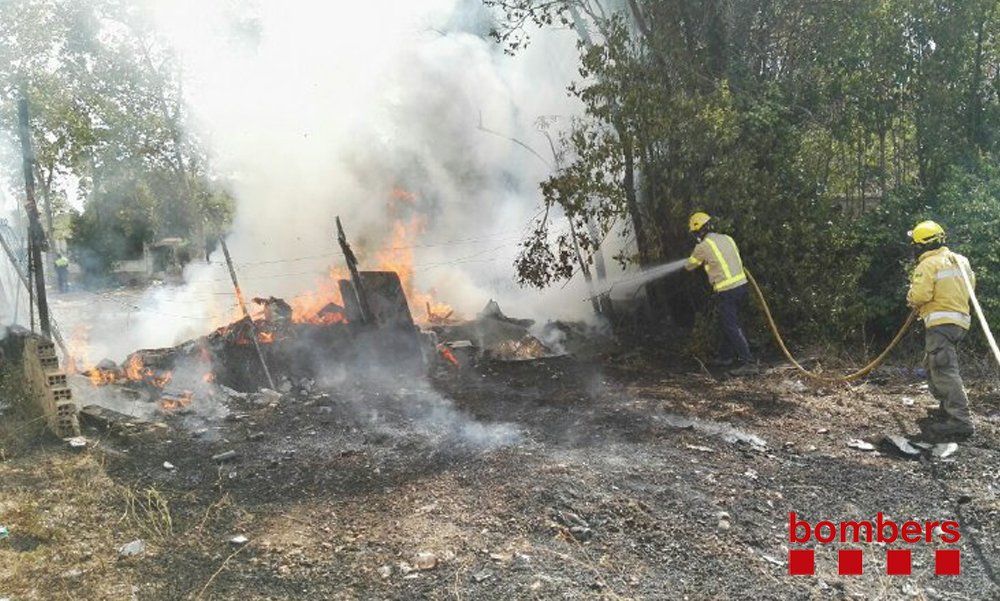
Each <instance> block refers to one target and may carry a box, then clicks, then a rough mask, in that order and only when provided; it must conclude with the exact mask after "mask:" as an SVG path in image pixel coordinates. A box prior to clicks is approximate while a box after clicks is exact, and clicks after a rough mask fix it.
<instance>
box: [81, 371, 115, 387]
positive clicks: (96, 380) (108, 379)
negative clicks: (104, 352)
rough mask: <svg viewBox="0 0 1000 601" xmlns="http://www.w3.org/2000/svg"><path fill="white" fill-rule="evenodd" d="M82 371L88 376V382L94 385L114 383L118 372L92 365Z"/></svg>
mask: <svg viewBox="0 0 1000 601" xmlns="http://www.w3.org/2000/svg"><path fill="white" fill-rule="evenodd" d="M83 373H84V375H86V376H87V377H88V378H90V383H91V384H93V385H94V386H107V385H108V384H114V383H115V382H117V381H118V374H117V373H115V372H114V371H111V370H105V369H98V368H96V367H94V368H92V369H89V370H87V371H85V372H83Z"/></svg>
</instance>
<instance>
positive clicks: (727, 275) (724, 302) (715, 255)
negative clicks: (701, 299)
mask: <svg viewBox="0 0 1000 601" xmlns="http://www.w3.org/2000/svg"><path fill="white" fill-rule="evenodd" d="M711 221H712V218H711V217H710V216H709V215H708V214H706V213H695V214H694V215H691V218H690V219H689V220H688V229H689V230H690V232H691V234H692V235H693V236H694V237H695V239H696V240H697V241H698V244H696V245H695V247H694V251H692V253H691V257H690V258H689V259H688V261H687V264H686V265H685V268H686V269H687V270H688V271H694V270H695V269H698V268H699V267H704V268H705V273H706V274H707V275H708V282H709V283H710V284H711V285H712V289H713V290H714V291H715V297H716V299H717V300H718V308H719V322H720V325H721V326H722V331H723V333H724V334H725V336H726V342H727V344H726V345H725V346H724V347H723V352H722V356H721V357H720V361H719V364H720V365H730V364H732V362H733V360H734V359H735V360H738V361H739V365H738V366H737V367H736V368H735V369H733V370H731V371H730V373H731V374H733V375H749V374H753V373H756V372H757V367H756V364H755V362H754V359H753V355H751V354H750V345H749V344H747V337H746V335H745V334H744V333H743V326H742V325H741V323H740V310H741V309H742V308H743V305H744V304H746V300H747V274H746V272H745V271H743V259H741V258H740V251H739V249H738V248H737V247H736V242H735V241H734V240H733V239H732V238H731V237H729V236H727V235H725V234H720V233H717V232H714V231H712V230H713V227H712V223H711Z"/></svg>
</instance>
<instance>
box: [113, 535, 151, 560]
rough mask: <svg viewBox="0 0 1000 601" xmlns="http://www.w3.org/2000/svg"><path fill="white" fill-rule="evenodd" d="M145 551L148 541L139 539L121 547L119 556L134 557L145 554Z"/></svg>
mask: <svg viewBox="0 0 1000 601" xmlns="http://www.w3.org/2000/svg"><path fill="white" fill-rule="evenodd" d="M145 550H146V541H144V540H142V539H138V538H137V539H135V540H134V541H132V542H130V543H128V544H125V545H122V546H121V547H119V549H118V555H119V556H121V557H134V556H136V555H139V554H140V553H143V552H144V551H145Z"/></svg>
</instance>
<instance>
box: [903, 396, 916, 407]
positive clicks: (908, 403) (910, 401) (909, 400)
mask: <svg viewBox="0 0 1000 601" xmlns="http://www.w3.org/2000/svg"><path fill="white" fill-rule="evenodd" d="M914 403H916V401H915V400H913V399H912V398H910V397H908V396H904V397H903V405H905V406H907V407H912V406H913V404H914Z"/></svg>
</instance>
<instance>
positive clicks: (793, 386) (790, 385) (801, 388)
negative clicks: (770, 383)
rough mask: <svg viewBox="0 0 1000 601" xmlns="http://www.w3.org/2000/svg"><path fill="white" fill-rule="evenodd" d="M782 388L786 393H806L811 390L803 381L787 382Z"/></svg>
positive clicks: (782, 384) (783, 383)
mask: <svg viewBox="0 0 1000 601" xmlns="http://www.w3.org/2000/svg"><path fill="white" fill-rule="evenodd" d="M780 386H781V388H782V389H783V390H785V391H786V392H805V391H807V390H809V387H808V386H806V385H805V384H803V383H802V380H785V381H784V382H782V383H781V385H780Z"/></svg>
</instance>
